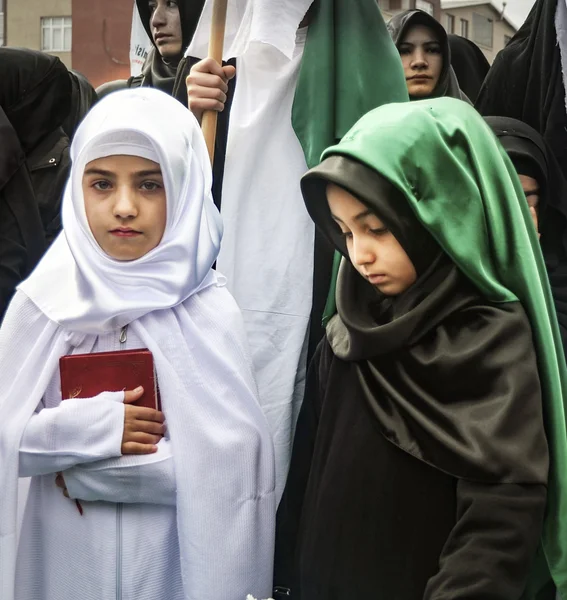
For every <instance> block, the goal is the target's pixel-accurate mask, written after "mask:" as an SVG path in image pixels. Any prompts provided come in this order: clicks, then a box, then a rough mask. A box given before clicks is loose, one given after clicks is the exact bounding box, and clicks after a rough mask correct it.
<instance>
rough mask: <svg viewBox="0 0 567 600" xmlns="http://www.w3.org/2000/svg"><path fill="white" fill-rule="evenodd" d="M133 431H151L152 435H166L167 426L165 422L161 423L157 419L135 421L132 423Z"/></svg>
mask: <svg viewBox="0 0 567 600" xmlns="http://www.w3.org/2000/svg"><path fill="white" fill-rule="evenodd" d="M131 430H132V431H137V432H141V433H151V434H152V435H160V436H164V435H165V430H166V426H165V423H159V422H157V421H138V420H137V421H135V422H134V423H132V425H131Z"/></svg>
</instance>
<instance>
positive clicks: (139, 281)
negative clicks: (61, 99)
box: [0, 88, 275, 600]
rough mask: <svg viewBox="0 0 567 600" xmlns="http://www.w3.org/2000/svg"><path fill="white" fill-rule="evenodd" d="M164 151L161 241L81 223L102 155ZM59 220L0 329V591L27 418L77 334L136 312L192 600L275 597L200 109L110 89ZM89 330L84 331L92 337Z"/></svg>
mask: <svg viewBox="0 0 567 600" xmlns="http://www.w3.org/2000/svg"><path fill="white" fill-rule="evenodd" d="M113 154H130V155H135V156H142V157H146V158H150V159H151V160H155V161H156V162H159V164H160V166H161V169H162V173H163V177H164V184H165V189H166V194H167V211H168V214H167V223H166V228H165V232H164V236H163V239H162V241H161V242H160V244H159V245H158V246H157V247H156V248H155V249H154V250H152V251H151V252H149V253H148V254H146V255H145V256H144V257H142V258H140V259H138V260H134V261H131V262H119V261H114V260H113V259H111V258H110V257H108V256H107V255H106V254H105V253H104V252H102V250H101V249H100V248H99V247H98V245H97V244H96V242H95V241H94V237H93V236H92V233H91V232H90V229H89V228H88V225H87V223H86V217H85V212H84V201H83V194H82V186H81V179H82V175H83V172H84V168H85V165H86V164H87V163H88V162H89V161H90V160H93V159H95V158H100V157H103V156H109V155H113ZM72 156H73V167H72V172H71V178H70V182H69V185H68V188H67V191H66V195H65V198H64V201H63V215H64V227H65V233H64V234H62V235H61V236H60V237H59V238H58V240H57V242H56V244H55V246H54V247H53V248H52V249H51V250H49V252H48V253H47V254H46V256H45V257H44V259H43V261H42V263H41V264H40V265H39V267H38V268H37V270H36V271H34V273H32V275H31V276H30V278H29V279H28V280H27V281H26V282H24V283H23V284H22V285H21V287H20V289H19V291H18V292H17V294H16V296H15V298H14V300H13V302H12V304H11V305H10V308H9V309H8V312H7V314H6V317H5V320H4V323H3V325H2V328H1V329H0V382H1V384H0V464H1V469H0V489H1V490H2V493H1V494H0V598H2V600H13V598H14V580H15V561H16V554H17V553H16V546H17V533H16V530H17V524H16V521H17V519H16V507H17V494H18V492H17V480H18V450H19V444H20V440H21V436H22V433H23V430H24V429H25V426H26V424H27V422H28V420H29V419H30V417H31V415H32V413H33V412H34V410H35V408H36V407H37V405H38V404H39V402H40V400H41V398H42V396H43V394H44V392H45V390H46V388H47V385H48V384H49V382H50V381H51V379H52V378H53V376H54V375H55V373H56V371H57V367H58V361H59V358H60V357H61V356H62V355H64V354H67V353H69V352H72V349H73V346H74V345H77V344H76V341H75V343H73V340H77V336H79V337H80V338H82V339H83V340H84V339H85V338H89V337H90V338H91V339H92V342H93V344H94V341H95V335H96V334H97V333H99V332H102V331H109V330H113V329H116V328H118V327H120V326H121V325H123V324H125V323H130V327H131V328H132V330H133V331H134V333H135V334H136V335H137V336H138V337H139V338H140V339H141V340H142V342H143V343H144V344H145V345H146V346H147V347H148V348H149V349H150V351H151V352H152V353H153V356H154V361H155V364H156V370H157V376H158V380H159V384H160V392H161V398H162V406H163V411H164V413H165V416H166V419H167V422H168V429H169V432H170V435H171V443H172V447H173V454H174V463H175V474H176V483H177V521H178V536H179V546H180V553H181V567H182V576H183V585H184V592H185V598H186V599H187V600H221V599H222V600H242V599H243V598H245V597H246V595H247V594H248V593H252V594H254V595H256V596H258V597H266V596H269V594H270V592H271V586H272V564H273V545H274V529H275V523H274V521H275V495H274V457H273V447H272V442H271V439H270V436H269V433H268V428H267V423H266V421H265V418H264V416H263V414H262V411H261V409H260V406H259V404H258V401H257V396H256V388H255V382H254V377H253V374H252V369H251V366H250V361H249V358H248V351H247V347H246V343H245V341H244V340H245V333H244V329H243V324H242V319H241V315H240V312H239V310H238V308H237V306H236V304H235V302H234V300H233V298H232V297H231V295H230V294H229V293H228V291H227V290H226V288H224V287H223V286H224V282H223V281H222V278H220V277H217V275H216V274H215V273H214V272H213V271H212V270H211V265H212V264H213V262H214V260H215V258H216V256H217V253H218V248H219V243H220V238H221V225H220V220H219V215H218V212H217V211H216V208H215V207H214V204H213V202H212V199H211V194H210V184H211V172H210V166H209V162H208V160H209V159H208V156H207V152H206V148H205V143H204V140H203V138H202V135H201V133H200V130H199V128H198V125H197V122H196V120H195V119H194V117H193V116H192V115H191V114H190V113H189V112H188V111H187V110H186V109H184V108H183V106H182V105H181V104H179V103H178V102H177V101H176V100H173V99H172V98H170V97H169V96H167V95H166V94H163V93H162V92H159V91H156V90H152V89H148V88H143V89H138V90H131V91H130V90H129V91H123V92H117V93H115V94H112V95H110V96H108V97H107V98H105V99H104V100H102V101H101V102H100V103H99V104H98V105H97V106H96V107H95V108H94V109H93V111H92V112H91V113H90V114H89V115H88V116H87V117H86V119H85V121H84V122H83V124H82V125H81V127H80V129H79V131H78V132H77V136H76V138H75V141H74V143H73V147H72ZM87 341H90V340H87Z"/></svg>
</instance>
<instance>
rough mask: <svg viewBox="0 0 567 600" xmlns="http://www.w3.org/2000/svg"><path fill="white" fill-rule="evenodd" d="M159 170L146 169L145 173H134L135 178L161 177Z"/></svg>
mask: <svg viewBox="0 0 567 600" xmlns="http://www.w3.org/2000/svg"><path fill="white" fill-rule="evenodd" d="M161 174H162V173H161V169H148V170H147V171H136V173H134V175H135V176H136V177H150V176H151V175H161Z"/></svg>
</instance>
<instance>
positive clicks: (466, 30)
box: [378, 0, 516, 62]
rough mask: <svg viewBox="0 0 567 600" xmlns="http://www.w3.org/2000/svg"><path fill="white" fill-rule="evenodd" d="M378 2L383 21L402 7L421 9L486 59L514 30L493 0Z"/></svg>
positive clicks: (493, 53)
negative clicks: (462, 38) (469, 42)
mask: <svg viewBox="0 0 567 600" xmlns="http://www.w3.org/2000/svg"><path fill="white" fill-rule="evenodd" d="M378 5H379V6H380V10H381V11H382V14H383V15H384V19H385V20H386V21H388V20H389V19H391V18H392V17H393V16H394V15H395V14H397V13H399V12H402V11H404V10H409V9H413V8H419V9H421V10H424V11H425V12H427V13H429V14H430V15H432V16H433V17H435V18H436V19H437V20H438V21H439V22H440V23H441V24H442V25H443V27H445V30H446V31H447V33H456V34H457V35H461V36H463V37H466V38H467V39H469V40H472V41H473V42H474V43H475V44H477V46H478V47H479V48H480V49H481V50H482V51H483V53H484V55H485V56H486V58H487V59H488V61H489V62H492V61H493V60H494V57H495V56H496V54H498V52H499V51H500V50H502V48H504V46H505V45H506V44H507V43H508V41H509V40H510V39H511V38H512V36H513V35H514V34H515V33H516V28H515V27H514V25H513V24H512V23H511V22H510V21H509V20H508V19H507V17H506V16H505V15H504V14H503V12H504V11H501V10H500V9H499V8H498V6H497V5H496V4H495V2H494V1H492V0H431V1H430V0H378Z"/></svg>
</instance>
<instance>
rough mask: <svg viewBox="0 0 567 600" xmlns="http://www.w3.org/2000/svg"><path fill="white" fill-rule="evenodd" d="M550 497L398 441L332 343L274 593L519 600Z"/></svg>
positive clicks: (333, 599)
mask: <svg viewBox="0 0 567 600" xmlns="http://www.w3.org/2000/svg"><path fill="white" fill-rule="evenodd" d="M545 501H546V487H545V485H537V484H532V485H519V484H488V483H475V482H474V481H467V480H464V479H459V478H456V477H453V476H451V475H449V474H447V473H444V472H442V471H441V470H439V469H437V468H435V467H433V466H430V465H428V464H426V463H425V462H423V461H421V460H419V459H417V458H415V457H414V456H412V455H411V454H410V453H409V452H405V451H403V450H401V449H400V448H398V447H397V446H396V445H395V444H393V443H391V442H390V441H388V440H387V439H386V437H385V436H384V435H383V433H382V431H381V428H380V426H379V423H378V421H377V420H376V418H375V415H374V413H373V411H372V410H371V408H370V405H369V403H368V402H367V400H366V399H365V397H364V392H363V390H362V387H361V385H360V384H359V377H358V375H357V372H356V364H355V363H353V362H346V361H342V360H340V359H338V358H337V357H336V356H335V355H334V354H333V352H332V350H331V348H330V346H329V344H328V342H327V341H326V340H324V341H323V342H321V345H320V347H319V348H318V350H317V353H316V355H315V358H314V360H313V363H312V365H311V367H310V371H309V375H308V382H307V391H306V396H305V400H304V403H303V406H302V409H301V412H300V415H299V420H298V424H297V430H296V434H295V441H294V448H293V455H292V460H291V466H290V473H289V477H288V481H287V485H286V489H285V493H284V496H283V498H282V501H281V503H280V507H279V509H278V517H277V536H276V562H275V575H274V585H275V586H276V590H275V592H274V593H275V598H277V599H278V600H279V598H282V600H283V598H289V597H291V598H292V600H353V599H355V598H356V599H358V598H360V599H362V598H372V599H373V600H392V599H395V600H454V599H455V598H467V600H486V599H487V598H490V599H492V600H517V599H519V598H520V596H521V594H522V592H523V591H524V586H525V585H526V580H527V576H528V573H529V570H530V565H531V563H532V560H533V558H534V555H535V552H536V547H537V545H538V541H539V538H540V535H541V526H542V520H543V514H544V510H545ZM287 590H290V593H291V595H290V596H289V595H288V592H287Z"/></svg>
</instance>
